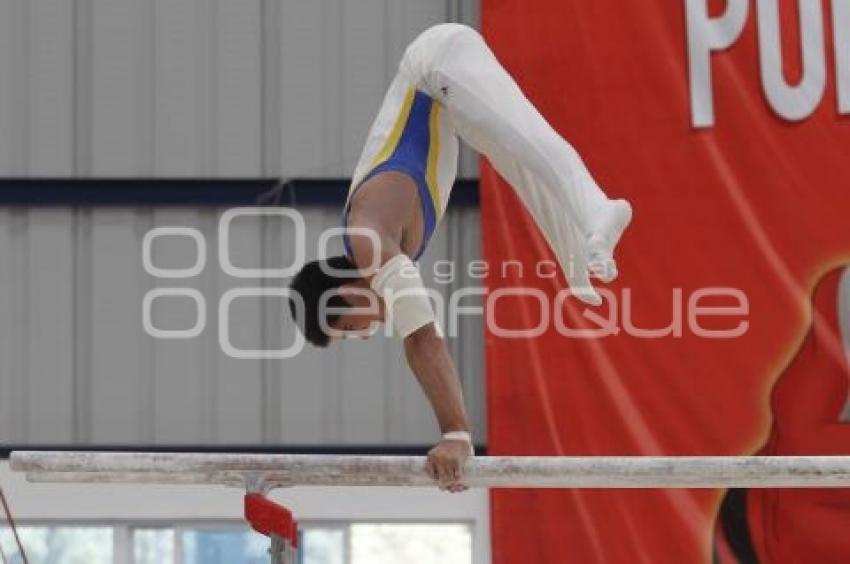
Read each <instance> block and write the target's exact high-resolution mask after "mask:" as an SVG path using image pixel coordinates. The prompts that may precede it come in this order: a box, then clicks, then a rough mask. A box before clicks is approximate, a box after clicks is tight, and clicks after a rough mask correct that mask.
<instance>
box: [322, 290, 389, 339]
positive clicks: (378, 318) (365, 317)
mask: <svg viewBox="0 0 850 564" xmlns="http://www.w3.org/2000/svg"><path fill="white" fill-rule="evenodd" d="M339 296H340V297H341V298H342V299H343V300H344V301H345V304H346V306H347V309H346V310H344V311H343V313H341V314H340V315H339V317H338V318H337V319H336V320H335V321H333V322H332V323H330V326H331V328H332V329H334V330H335V331H338V332H339V333H340V335H337V336H334V337H335V338H337V339H368V338H369V337H371V336H372V335H373V334H375V332H376V331H377V330H378V328H379V325H380V323H382V322H383V320H384V307H383V301H382V300H381V299H380V298H379V297H378V295H377V294H375V292H374V291H373V290H372V289H371V288H369V287H368V285H363V284H360V283H355V284H345V285H343V286H340V288H339Z"/></svg>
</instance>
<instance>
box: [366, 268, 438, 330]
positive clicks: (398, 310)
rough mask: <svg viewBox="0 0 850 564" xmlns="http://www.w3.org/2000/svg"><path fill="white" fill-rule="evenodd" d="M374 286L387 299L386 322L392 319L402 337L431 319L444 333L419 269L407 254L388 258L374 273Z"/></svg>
mask: <svg viewBox="0 0 850 564" xmlns="http://www.w3.org/2000/svg"><path fill="white" fill-rule="evenodd" d="M371 286H372V289H373V290H375V292H376V293H377V294H378V295H379V296H381V298H383V300H384V306H385V308H386V313H387V315H388V319H387V322H388V323H390V322H392V324H393V327H394V328H395V331H396V334H397V335H398V336H400V337H401V338H402V339H404V338H405V337H407V336H408V335H410V334H411V333H413V332H414V331H416V330H417V329H419V328H420V327H424V326H425V325H427V324H429V323H434V326H435V329H436V331H437V335H439V336H440V337H442V336H443V335H442V331H441V330H440V326H439V324H438V323H437V320H436V318H435V317H434V309H433V308H432V307H431V301H430V300H429V299H428V292H427V290H425V286H424V285H423V284H422V276H421V275H420V274H419V269H418V268H416V265H415V264H413V261H412V260H410V258H409V257H407V255H396V256H394V257H393V258H391V259H390V260H388V261H387V262H386V263H385V264H384V265H383V266H382V267H381V268H379V269H378V271H377V272H376V273H375V276H374V277H373V278H372V284H371Z"/></svg>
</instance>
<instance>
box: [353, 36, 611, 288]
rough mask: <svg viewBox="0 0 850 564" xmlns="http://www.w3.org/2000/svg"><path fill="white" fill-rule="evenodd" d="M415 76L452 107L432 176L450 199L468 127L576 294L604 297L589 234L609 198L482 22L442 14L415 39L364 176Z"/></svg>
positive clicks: (374, 136)
mask: <svg viewBox="0 0 850 564" xmlns="http://www.w3.org/2000/svg"><path fill="white" fill-rule="evenodd" d="M411 86H412V87H414V88H416V89H418V90H421V91H423V92H425V93H427V94H428V95H429V96H431V97H432V98H434V99H435V100H436V101H438V102H439V105H441V106H442V107H443V108H444V110H445V111H444V113H445V114H447V115H441V116H438V117H437V120H436V122H435V123H438V124H439V131H438V132H437V133H438V134H439V138H440V139H441V142H440V147H439V148H438V149H436V152H437V153H439V156H438V157H437V158H436V159H434V160H436V161H437V169H438V170H437V171H435V172H434V173H433V176H434V177H435V178H438V179H439V184H440V185H441V186H440V193H441V195H442V196H443V197H442V200H443V202H442V206H443V207H444V206H445V204H446V203H447V201H448V191H450V190H451V184H452V183H453V182H454V174H455V171H456V161H457V140H456V137H459V138H460V139H462V140H463V141H465V142H466V143H468V144H469V145H470V146H472V147H473V148H474V149H475V150H477V151H478V152H479V153H481V154H483V155H484V156H486V157H487V159H488V160H489V161H490V163H491V164H492V165H493V167H494V168H495V169H496V171H497V172H498V173H499V174H500V175H501V176H502V177H503V178H504V179H505V180H507V181H508V183H509V184H510V185H511V186H512V187H513V189H514V191H515V192H516V194H517V196H518V197H519V199H520V200H521V201H522V202H523V204H524V205H525V206H526V208H527V209H528V211H529V212H530V213H531V216H532V217H533V219H534V221H535V222H536V224H537V225H538V227H539V228H540V230H541V232H542V233H543V235H544V237H545V238H546V240H547V242H548V243H549V245H550V246H551V248H552V250H553V251H554V253H555V255H556V257H557V259H558V262H559V263H560V265H561V268H562V270H563V271H564V274H565V275H566V277H567V280H568V282H569V284H570V287H571V289H572V290H573V292H574V293H575V294H576V296H577V297H579V298H580V299H582V300H584V301H587V302H589V303H598V302H599V301H600V299H599V297H598V295H597V294H596V292H595V291H594V290H593V287H592V285H591V284H590V281H589V276H588V259H589V257H588V255H589V249H588V238H589V237H590V236H591V235H592V234H594V232H595V231H596V230H597V227H598V226H597V220H598V217H599V215H600V214H602V211H603V210H604V209H605V208H606V205H607V204H608V202H610V200H608V198H607V196H606V195H605V194H604V193H603V192H602V190H601V189H600V188H599V186H598V185H597V184H596V182H595V181H594V180H593V178H592V176H591V174H590V172H589V171H588V170H587V167H586V166H585V164H584V162H583V161H582V159H581V157H580V156H579V155H578V153H577V152H576V151H575V149H573V147H572V146H571V145H570V144H569V143H567V141H565V140H564V139H563V138H562V137H561V136H560V135H558V133H557V132H556V131H555V130H554V129H553V128H552V127H551V126H550V125H549V123H548V122H547V121H546V120H545V119H544V118H543V116H541V115H540V112H538V111H537V109H536V108H535V107H534V106H533V105H532V104H531V102H529V101H528V99H527V98H526V97H525V95H524V94H523V93H522V91H521V90H520V89H519V87H518V86H517V84H516V82H514V80H513V79H512V78H511V76H510V75H509V74H508V73H507V71H505V69H504V68H503V67H502V65H501V64H500V63H499V61H498V60H497V59H496V57H495V55H494V54H493V52H492V51H491V50H490V48H489V47H488V46H487V44H486V43H485V42H484V40H483V38H482V37H481V36H480V35H479V34H478V32H477V31H475V30H473V29H471V28H469V27H467V26H463V25H459V24H441V25H437V26H434V27H432V28H430V29H428V30H426V31H424V32H423V33H422V34H421V35H420V36H419V37H418V38H417V39H416V40H414V42H413V43H411V45H410V46H409V47H408V49H407V51H406V52H405V54H404V57H403V59H402V62H401V65H400V70H399V74H398V76H397V77H396V79H395V80H394V81H393V84H392V85H391V87H390V90H389V92H388V93H387V97H386V98H385V100H384V105H383V106H382V108H381V111H380V113H379V115H378V118H377V119H376V121H375V124H374V125H373V129H372V131H371V132H370V136H369V140H368V141H367V145H366V150H365V151H364V155H363V157H362V158H361V161H360V164H359V165H358V170H357V171H355V179H357V178H358V177H360V176H362V175H363V174H364V173H365V172H367V171H368V166H369V162H371V161H373V157H374V154H375V153H376V152H377V151H378V147H380V146H381V145H382V144H383V143H382V142H383V141H384V140H385V139H386V138H387V137H388V135H389V133H388V132H389V130H390V124H392V123H393V121H394V116H396V114H398V112H399V106H400V105H401V104H402V103H403V102H402V100H403V98H404V92H405V91H406V90H407V89H408V88H410V87H411ZM433 134H434V130H433V129H432V135H433ZM437 206H438V207H439V206H440V203H437ZM617 237H619V234H617ZM613 243H616V241H613Z"/></svg>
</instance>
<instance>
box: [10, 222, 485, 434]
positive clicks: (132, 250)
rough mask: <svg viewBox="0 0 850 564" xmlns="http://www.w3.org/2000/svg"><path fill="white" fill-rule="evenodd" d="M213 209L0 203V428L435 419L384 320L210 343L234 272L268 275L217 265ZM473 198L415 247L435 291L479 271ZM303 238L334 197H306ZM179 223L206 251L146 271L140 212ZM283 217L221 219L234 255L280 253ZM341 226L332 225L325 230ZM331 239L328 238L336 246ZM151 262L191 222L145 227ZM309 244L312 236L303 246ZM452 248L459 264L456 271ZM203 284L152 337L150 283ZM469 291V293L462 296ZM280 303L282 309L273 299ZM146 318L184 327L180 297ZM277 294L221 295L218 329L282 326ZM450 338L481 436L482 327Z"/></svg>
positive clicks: (236, 334)
mask: <svg viewBox="0 0 850 564" xmlns="http://www.w3.org/2000/svg"><path fill="white" fill-rule="evenodd" d="M221 212H222V210H218V209H211V208H208V209H202V210H191V209H176V208H175V209H144V210H143V209H131V208H114V209H78V210H75V211H73V212H69V211H68V210H65V209H29V210H28V209H24V208H21V209H5V210H0V264H2V265H3V268H0V441H4V442H13V443H14V442H32V443H56V442H58V443H63V442H69V441H70V442H81V443H89V442H91V443H160V444H163V443H200V444H215V443H261V442H264V443H271V444H277V443H286V444H292V443H302V444H305V443H311V444H312V443H317V444H323V443H324V444H346V443H378V444H422V443H426V442H429V441H431V440H433V439H434V438H435V436H436V424H435V422H434V419H433V416H432V415H431V412H430V409H429V407H428V405H427V403H426V401H425V398H424V396H423V394H422V393H421V392H420V391H419V388H418V384H417V383H416V381H415V378H414V377H413V374H412V373H411V372H410V371H409V369H408V368H407V367H406V364H405V362H404V358H403V351H402V349H401V345H400V343H399V342H398V341H396V340H393V339H386V338H384V337H382V336H380V335H378V336H375V337H373V338H372V339H370V340H368V341H365V342H363V341H357V342H353V341H352V342H343V343H339V344H337V345H334V346H333V347H332V348H330V349H328V350H323V351H318V350H315V349H312V347H308V348H307V349H305V351H304V352H302V353H300V354H298V355H297V356H296V357H294V358H292V359H288V360H245V359H235V358H232V357H230V356H228V355H226V354H224V353H223V352H222V350H221V348H220V346H219V337H218V328H219V325H218V319H219V313H218V306H219V302H220V297H221V296H222V294H223V293H224V292H226V291H227V290H229V289H231V288H235V287H261V286H270V287H279V286H281V285H283V284H285V282H286V281H285V280H283V279H280V278H276V279H269V280H266V281H263V280H260V279H239V278H234V277H232V276H229V275H227V274H225V273H224V272H223V271H222V269H221V268H220V266H219V259H218V247H219V245H218V236H217V226H218V221H219V217H220V215H221ZM476 216H477V211H476V210H472V209H468V208H459V209H455V210H454V211H452V212H451V213H449V215H448V216H447V217H446V219H445V220H444V221H445V223H444V225H443V227H442V229H441V230H440V231H439V234H438V236H437V237H436V239H435V240H434V242H433V243H432V246H431V248H430V249H429V251H428V254H427V255H426V257H425V258H424V259H423V261H422V270H423V273H425V277H426V279H430V280H431V283H430V285H431V286H432V287H434V288H438V289H440V290H442V291H443V292H444V293H447V292H448V291H450V290H451V289H452V288H456V287H458V286H459V285H461V284H463V285H467V284H469V285H475V283H476V281H474V280H470V279H469V277H468V273H466V272H465V268H464V266H463V265H465V264H467V263H468V261H470V260H473V259H475V258H477V257H478V256H479V253H480V250H479V233H478V229H477V223H478V222H477V217H476ZM304 217H305V223H306V225H307V240H308V241H315V240H316V239H317V238H318V235H319V233H320V232H321V231H322V230H323V229H325V228H326V227H329V226H332V225H337V224H338V220H339V215H338V210H327V211H325V210H320V209H313V210H307V211H306V212H304ZM157 226H188V227H194V228H196V229H198V230H199V231H200V232H201V233H202V234H203V235H204V238H205V240H206V241H207V249H206V266H205V267H204V270H203V271H202V272H201V273H200V274H199V275H197V276H195V277H192V278H186V279H164V278H155V277H153V276H150V275H149V274H148V273H146V271H145V269H144V267H143V263H142V238H143V237H144V234H145V233H146V232H147V231H148V230H150V229H151V228H152V227H157ZM292 239H293V237H292V227H291V224H289V223H288V222H285V221H281V220H277V219H272V218H267V219H265V220H261V219H256V218H254V219H252V218H240V219H237V220H235V221H234V222H233V225H232V231H231V236H230V255H231V257H232V259H233V262H234V264H235V265H237V266H240V267H244V268H256V267H259V266H261V265H262V266H264V267H268V268H272V267H280V266H283V265H286V264H289V263H290V262H291V261H292V259H293V254H294V251H293V249H291V248H289V247H290V246H291V245H290V242H291V241H292ZM337 242H338V241H337ZM337 250H340V249H337ZM152 252H153V264H154V265H155V266H157V267H159V268H185V267H187V266H190V265H192V264H193V263H195V257H196V254H197V251H196V249H195V245H194V243H193V242H192V241H191V240H190V239H188V238H181V237H168V238H163V239H159V240H156V241H154V243H153V245H152ZM314 254H315V251H314V250H313V249H312V247H311V245H310V244H308V256H313V255H314ZM446 258H450V260H451V261H452V262H453V263H454V264H455V266H456V267H457V271H456V272H457V276H456V278H455V279H454V281H453V282H452V283H450V284H449V283H445V280H446V279H445V274H446V273H447V272H448V271H447V270H446V269H447V268H448V267H447V266H446V265H445V264H443V265H442V267H441V268H439V269H438V270H436V272H438V273H439V275H440V276H441V277H442V278H441V280H442V281H441V282H435V281H434V278H435V267H434V262H435V261H437V260H444V259H446ZM162 287H186V288H194V289H197V290H198V291H200V293H201V294H202V295H203V297H204V300H205V305H206V307H205V311H206V317H207V323H206V326H205V329H204V331H203V332H202V333H201V334H200V335H199V336H198V337H195V338H192V339H178V340H163V339H155V338H152V337H151V336H149V335H148V334H147V333H146V332H145V330H144V329H143V326H142V313H141V312H142V302H143V297H144V295H145V294H146V292H148V290H150V289H152V288H162ZM471 303H473V300H465V301H464V302H463V305H470V304H471ZM282 308H283V309H282ZM152 311H153V318H152V322H153V325H154V326H155V327H159V328H163V329H178V328H188V327H192V326H193V325H194V324H195V321H196V319H197V313H196V308H195V306H194V303H193V302H192V301H191V300H190V299H189V298H177V297H174V298H160V299H158V300H157V301H155V302H154V306H153V310H152ZM288 320H289V314H288V312H286V310H285V306H284V304H283V301H282V300H280V299H274V298H240V299H238V300H236V301H234V302H233V303H232V307H231V308H230V323H229V324H228V328H229V332H230V340H231V341H232V343H233V345H234V346H236V347H238V348H242V349H253V348H261V347H263V346H268V347H269V348H274V349H279V348H283V347H285V346H288V345H289V344H290V343H291V342H292V336H291V331H292V327H291V325H290V324H289V323H288ZM460 333H461V334H462V338H461V339H455V340H452V341H450V342H451V348H452V352H453V354H454V356H455V358H456V359H457V361H458V364H459V369H460V373H461V375H462V379H463V382H464V386H465V388H466V392H467V403H468V405H469V407H470V410H471V414H472V417H473V420H474V421H475V426H476V431H477V434H478V438H479V439H483V435H481V433H482V432H483V430H484V412H483V407H484V406H483V405H482V399H483V393H482V389H481V386H482V374H481V372H482V368H481V366H482V359H481V356H482V355H481V351H482V331H481V319H480V317H478V316H472V317H466V318H463V319H462V320H461V326H460Z"/></svg>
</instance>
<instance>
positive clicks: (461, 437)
mask: <svg viewBox="0 0 850 564" xmlns="http://www.w3.org/2000/svg"><path fill="white" fill-rule="evenodd" d="M443 440H446V441H466V443H467V444H468V445H469V454H470V455H472V456H475V446H474V445H473V444H472V435H470V434H469V432H467V431H449V432H448V433H443Z"/></svg>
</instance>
